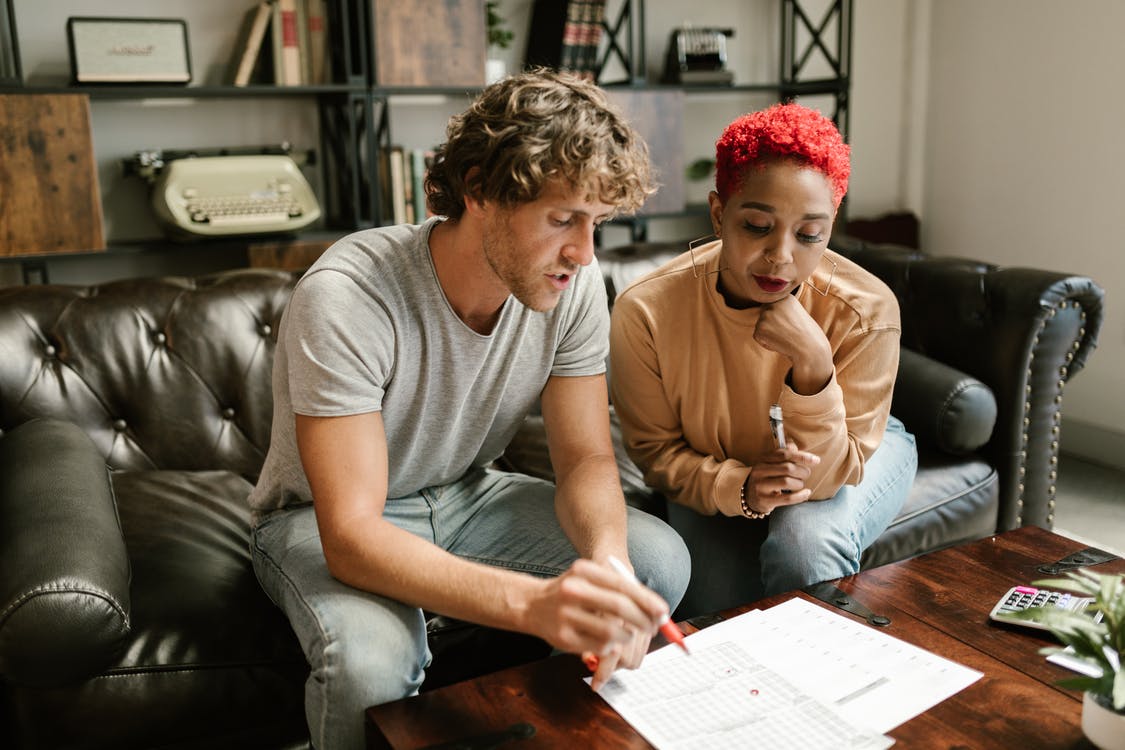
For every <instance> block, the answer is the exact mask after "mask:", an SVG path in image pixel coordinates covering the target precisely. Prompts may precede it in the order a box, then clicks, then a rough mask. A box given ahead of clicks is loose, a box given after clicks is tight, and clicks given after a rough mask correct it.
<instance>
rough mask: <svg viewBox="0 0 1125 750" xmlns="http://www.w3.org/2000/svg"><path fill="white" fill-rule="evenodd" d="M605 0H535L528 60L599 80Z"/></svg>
mask: <svg viewBox="0 0 1125 750" xmlns="http://www.w3.org/2000/svg"><path fill="white" fill-rule="evenodd" d="M604 21H605V0H535V7H534V9H533V10H532V15H531V29H530V33H529V35H528V43H527V54H526V57H525V63H526V64H527V65H528V66H536V65H542V66H546V67H549V68H555V69H556V70H565V71H570V72H572V73H577V74H578V75H579V76H581V77H583V78H588V79H590V80H597V77H598V72H599V71H598V46H599V45H600V44H601V41H602V35H603V31H604V28H605V26H604Z"/></svg>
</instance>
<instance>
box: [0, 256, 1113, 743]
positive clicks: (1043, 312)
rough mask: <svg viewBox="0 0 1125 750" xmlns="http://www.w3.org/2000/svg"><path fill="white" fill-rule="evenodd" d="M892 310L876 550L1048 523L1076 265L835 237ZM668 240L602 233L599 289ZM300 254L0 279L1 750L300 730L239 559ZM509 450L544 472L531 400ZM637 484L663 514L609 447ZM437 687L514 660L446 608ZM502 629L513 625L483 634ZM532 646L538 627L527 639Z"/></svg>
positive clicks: (263, 607)
mask: <svg viewBox="0 0 1125 750" xmlns="http://www.w3.org/2000/svg"><path fill="white" fill-rule="evenodd" d="M836 245H837V247H838V248H839V249H840V251H841V252H843V253H845V254H847V255H848V256H849V257H852V258H853V259H855V260H857V261H858V262H860V263H861V264H863V265H865V266H867V267H868V268H870V269H871V270H873V271H874V272H875V273H877V274H878V275H880V276H881V277H883V278H884V279H885V280H886V281H887V282H888V283H889V284H890V286H891V288H892V289H894V291H895V292H896V294H898V296H899V299H900V301H901V303H902V310H903V322H904V332H903V344H904V346H906V347H908V348H909V349H910V351H911V352H912V353H904V356H903V365H902V368H901V371H900V375H899V386H898V389H899V390H898V391H897V392H896V400H895V405H894V411H895V413H896V414H898V415H899V416H900V417H901V418H903V420H904V421H906V422H907V425H908V426H909V427H910V428H911V429H912V430H913V431H914V432H915V433H916V435H917V436H918V438H919V444H920V446H921V448H922V456H923V457H922V467H923V468H922V470H921V471H920V473H919V477H918V481H917V483H916V486H915V489H914V492H913V493H912V495H911V498H910V501H909V503H908V505H907V508H906V509H905V510H904V511H903V513H902V515H901V517H900V518H899V519H898V520H897V521H896V522H895V524H894V526H892V527H891V528H890V529H889V530H888V531H887V532H886V533H885V534H884V535H883V537H882V538H881V539H880V540H879V542H878V543H877V544H876V546H875V547H874V548H872V550H871V551H870V552H869V555H868V557H867V559H866V560H865V564H866V565H877V564H881V563H885V562H889V561H892V560H897V559H901V558H904V557H907V556H910V555H914V554H918V553H921V552H925V551H929V550H933V549H937V548H940V547H943V546H947V545H951V544H956V543H958V542H961V541H965V540H968V539H972V538H977V537H980V536H984V535H987V534H990V533H992V532H994V531H996V530H1002V529H1008V528H1012V527H1015V526H1019V525H1022V524H1038V525H1041V526H1045V527H1048V528H1049V527H1050V526H1051V523H1052V519H1053V508H1054V480H1055V476H1056V473H1055V472H1056V467H1057V464H1056V462H1057V454H1058V440H1059V413H1060V405H1061V398H1062V389H1063V385H1064V384H1065V382H1066V381H1067V380H1068V379H1069V378H1070V377H1072V376H1073V375H1074V374H1075V373H1076V372H1077V371H1078V370H1079V369H1081V367H1082V365H1083V363H1084V362H1085V360H1086V358H1087V356H1088V355H1089V353H1090V352H1091V351H1092V349H1093V347H1094V342H1095V338H1096V334H1097V331H1098V328H1099V325H1100V323H1101V315H1102V309H1101V300H1102V291H1101V290H1100V289H1099V288H1098V287H1097V286H1096V285H1095V284H1094V283H1093V282H1092V281H1090V280H1089V279H1086V278H1081V277H1072V276H1066V275H1063V274H1057V273H1051V272H1046V271H1039V270H1031V269H998V268H994V267H992V266H989V265H987V264H983V263H978V262H973V261H969V260H954V259H938V258H929V257H926V256H924V255H922V254H920V253H918V252H916V251H909V250H906V249H904V248H896V247H887V246H868V245H865V244H863V243H861V242H852V241H849V240H847V239H840V240H838V241H836ZM678 250H679V248H675V247H670V246H651V245H645V246H631V247H627V248H620V249H618V250H615V251H607V252H604V253H602V269H603V272H604V274H605V278H606V283H607V285H608V288H609V290H610V294H611V299H612V295H613V293H614V292H615V291H616V290H617V289H619V288H620V287H621V285H623V284H624V283H627V281H628V280H630V279H631V278H632V277H634V276H635V275H637V274H638V273H641V272H643V271H644V270H646V269H647V268H649V267H652V266H653V265H655V264H656V263H658V262H660V260H662V259H663V258H664V257H667V255H668V254H670V253H673V252H678ZM296 278H297V274H294V273H290V272H283V271H267V270H239V271H231V272H225V273H221V274H217V275H211V276H205V277H198V278H163V279H135V280H127V281H119V282H114V283H108V284H103V285H100V286H93V287H62V286H27V287H12V288H6V289H0V746H4V747H17V748H44V747H113V748H127V747H168V748H184V747H208V748H220V747H278V748H288V747H305V746H307V741H308V740H307V734H306V732H305V729H304V716H303V709H302V701H303V698H302V693H303V690H302V684H303V681H304V676H305V673H306V668H305V665H304V660H303V658H302V655H301V653H300V651H299V648H298V646H297V644H296V641H295V639H294V637H293V636H292V634H291V632H290V630H289V628H288V625H287V623H286V622H285V620H284V618H283V617H282V616H281V615H280V613H279V612H278V611H277V610H276V609H275V608H274V607H273V605H272V604H271V603H270V602H269V601H268V599H267V598H266V597H265V596H264V595H263V594H262V593H261V591H260V590H259V588H258V586H257V583H256V581H255V579H254V575H253V572H252V571H251V568H250V562H249V556H248V550H247V539H248V520H249V513H248V509H247V507H246V503H245V498H246V495H247V493H248V492H249V489H250V487H251V485H252V482H253V481H254V479H255V477H256V474H257V472H258V470H259V467H260V465H261V462H262V460H263V457H264V451H265V449H266V446H267V444H268V437H269V428H270V410H271V394H270V368H271V364H272V353H273V348H274V343H275V337H276V330H277V323H278V320H279V318H280V315H281V311H282V309H283V307H284V305H285V303H286V301H287V299H288V295H289V292H290V290H291V288H292V285H293V283H294V281H295V279H296ZM526 427H527V429H526V430H525V431H524V432H523V433H522V434H521V436H520V437H518V438H517V440H516V441H515V442H514V443H513V445H512V446H511V447H510V449H509V451H508V452H507V454H506V455H505V457H504V459H503V462H502V463H505V464H507V465H508V466H510V467H515V468H520V469H523V470H526V471H529V472H531V473H545V472H547V471H548V470H547V469H545V468H544V464H543V456H544V455H545V454H544V452H543V449H542V436H541V430H540V427H539V426H538V425H537V424H536V418H535V417H534V416H533V417H531V418H529V420H528V424H527V425H526ZM620 465H621V468H622V476H623V479H624V482H625V484H626V487H627V489H628V490H629V497H630V502H633V503H635V504H638V505H641V506H643V507H646V508H648V509H650V510H652V511H653V512H656V513H658V514H659V513H662V512H663V508H662V501H661V499H660V498H659V497H655V496H653V495H652V494H651V493H650V492H649V491H648V490H646V489H645V488H644V487H643V484H641V483H640V482H639V476H638V474H637V471H636V468H635V467H633V466H632V465H631V464H630V463H629V462H628V460H627V459H625V458H624V456H623V455H622V456H621V462H620ZM431 624H432V625H433V626H434V627H433V629H432V632H431V644H432V647H433V650H434V653H435V662H434V666H433V669H432V670H431V672H430V673H429V677H428V678H427V687H429V686H431V685H433V684H438V683H440V682H443V681H450V680H453V679H457V678H458V677H460V676H463V675H465V674H468V673H472V672H474V671H480V670H481V669H487V668H493V667H496V666H502V665H503V664H504V662H505V660H508V661H512V660H518V659H520V658H527V657H530V656H531V655H533V654H535V653H539V651H538V650H537V649H539V648H541V644H534V645H529V644H528V643H527V639H525V640H523V641H520V643H521V644H522V645H521V646H519V647H511V644H512V643H513V641H512V640H511V638H510V636H511V634H503V633H498V632H496V631H492V632H491V633H489V632H487V631H484V630H483V629H480V628H473V627H465V626H462V625H461V624H458V623H450V622H448V621H444V620H442V619H441V618H434V619H433V620H432V621H431ZM495 639H502V640H504V641H505V645H504V646H502V647H501V646H497V645H496V642H497V641H496V640H495ZM532 640H533V639H532Z"/></svg>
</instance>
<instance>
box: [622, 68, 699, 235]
mask: <svg viewBox="0 0 1125 750" xmlns="http://www.w3.org/2000/svg"><path fill="white" fill-rule="evenodd" d="M607 94H608V96H609V99H610V101H612V102H613V103H614V104H615V105H616V106H617V107H618V108H619V109H620V110H621V111H622V113H623V114H624V115H625V118H626V119H627V120H629V123H630V124H631V125H632V126H633V127H634V128H636V129H637V132H638V133H640V134H641V137H642V138H643V139H644V140H645V143H647V144H648V152H649V157H650V158H651V159H652V166H653V168H654V170H655V172H656V179H657V182H658V183H659V185H660V187H659V189H658V190H657V191H656V193H655V194H654V195H653V196H652V197H650V198H649V199H648V200H647V201H646V202H645V205H644V206H643V207H642V208H641V209H640V210H639V211H638V212H637V213H638V214H641V215H645V214H660V213H680V212H681V211H683V210H684V200H685V199H684V93H683V92H682V91H629V90H626V89H609V90H608V91H607Z"/></svg>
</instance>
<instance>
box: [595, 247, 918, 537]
mask: <svg viewBox="0 0 1125 750" xmlns="http://www.w3.org/2000/svg"><path fill="white" fill-rule="evenodd" d="M719 249H720V244H719V242H715V243H712V244H710V245H707V246H705V247H703V248H699V249H696V250H695V261H694V265H693V262H692V257H691V254H690V253H684V254H683V255H681V256H679V257H677V258H675V259H673V260H672V261H670V262H669V263H667V264H665V265H664V266H663V267H661V268H659V269H657V270H655V271H653V272H652V273H650V274H648V275H646V276H645V277H643V278H641V279H639V280H637V281H636V282H634V283H633V284H631V285H630V286H629V287H628V288H626V289H625V290H624V291H623V292H622V293H621V294H620V295H619V296H618V298H617V300H616V301H615V303H614V308H613V324H612V329H611V331H612V332H611V339H610V382H611V388H612V393H613V402H614V405H615V408H616V410H617V415H618V417H619V418H620V420H621V428H622V432H623V433H624V436H625V445H626V449H627V450H628V452H629V456H630V457H631V458H632V459H633V461H635V462H636V463H637V465H638V466H640V468H641V470H642V471H643V472H644V476H645V481H646V482H647V483H648V484H649V485H650V486H652V487H655V488H656V489H658V490H660V491H661V492H663V493H664V494H665V495H667V496H668V498H669V499H671V500H673V501H675V502H678V503H681V504H683V505H686V506H688V507H691V508H694V509H695V510H697V511H699V512H700V513H704V514H707V515H713V514H715V513H716V512H718V513H723V514H725V515H728V516H737V515H741V511H740V508H739V499H738V498H739V490H740V488H741V486H742V484H743V483H744V482H745V481H746V477H747V476H748V475H749V473H750V467H751V466H753V464H754V462H755V461H756V460H757V459H758V457H759V456H761V455H764V454H765V453H767V452H769V451H770V450H772V449H773V438H772V435H771V433H770V428H769V407H770V404H773V403H780V404H781V409H782V412H783V413H784V415H785V432H786V437H787V438H788V439H789V440H790V441H792V442H795V443H796V444H797V447H798V448H800V449H802V450H806V451H810V452H812V453H815V454H817V455H818V456H820V459H821V462H820V464H819V465H818V466H817V467H816V468H815V469H814V470H813V474H812V476H811V477H810V479H809V483H808V485H807V486H809V487H811V488H812V490H813V494H812V497H813V499H819V500H823V499H825V498H829V497H832V496H833V495H835V494H836V492H837V491H838V490H839V489H840V487H841V486H842V485H844V484H857V483H859V481H860V479H862V478H863V463H864V461H865V460H866V459H867V458H868V457H870V456H871V454H872V453H873V452H874V451H875V448H877V447H878V445H879V443H880V442H881V441H882V438H883V430H884V428H885V427H886V423H887V415H888V414H889V413H890V406H891V392H892V389H893V388H894V382H895V375H896V374H897V370H898V355H899V334H900V324H899V310H898V302H897V300H896V299H895V296H894V295H893V294H892V293H891V290H890V289H889V288H887V286H886V285H885V284H884V283H883V282H882V281H880V280H879V279H878V278H876V277H875V276H873V275H872V274H870V273H869V272H867V271H865V270H864V269H862V268H861V267H859V266H858V265H856V264H855V263H852V262H851V261H849V260H847V259H845V258H843V257H841V256H839V255H837V254H835V253H833V252H832V251H830V250H829V251H826V252H825V257H824V259H823V260H822V261H821V263H820V266H819V267H818V268H817V271H816V272H815V273H814V274H813V277H812V282H813V283H814V284H815V285H816V287H817V288H818V289H822V290H823V289H824V288H825V285H826V284H827V283H828V277H829V274H830V272H831V268H832V266H831V263H829V260H832V261H835V262H836V263H837V266H838V267H837V270H836V273H835V277H834V278H833V279H832V283H831V287H830V288H829V292H828V296H821V295H820V294H818V293H817V292H815V291H813V290H812V289H810V288H809V285H808V284H807V283H806V284H803V285H802V286H801V287H800V289H798V291H797V299H798V300H799V301H800V303H801V305H802V306H804V308H805V309H806V310H808V311H809V313H810V314H811V315H812V317H813V318H814V319H815V320H817V321H818V322H819V323H820V325H821V328H822V329H823V330H824V332H825V334H826V335H827V337H828V341H829V343H830V345H831V347H832V361H833V363H834V365H835V370H834V373H833V376H832V378H831V380H830V381H829V382H828V384H827V385H826V386H825V387H824V389H823V390H822V391H821V392H820V393H817V394H814V395H811V396H802V395H800V394H798V393H796V392H794V391H793V390H792V389H791V388H790V387H789V386H788V385H786V383H785V379H786V375H787V374H788V372H789V361H788V360H787V359H786V358H784V357H782V356H781V355H779V354H776V353H774V352H771V351H769V350H767V349H765V348H763V347H762V346H760V345H759V344H758V343H757V342H756V341H754V338H753V333H754V326H755V324H756V323H757V320H758V315H759V310H760V308H750V309H746V310H735V309H733V308H730V307H728V306H727V305H726V304H725V303H724V301H723V298H722V296H721V295H720V294H719V292H718V291H717V289H716V281H717V279H718V275H717V271H718V262H719Z"/></svg>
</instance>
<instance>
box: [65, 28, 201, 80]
mask: <svg viewBox="0 0 1125 750" xmlns="http://www.w3.org/2000/svg"><path fill="white" fill-rule="evenodd" d="M66 35H67V40H68V42H69V44H70V68H71V76H72V79H73V81H74V83H78V84H86V83H188V82H190V81H191V56H190V54H189V53H188V32H187V23H186V22H185V21H184V20H183V19H180V18H86V17H72V18H68V19H67V21H66Z"/></svg>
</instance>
